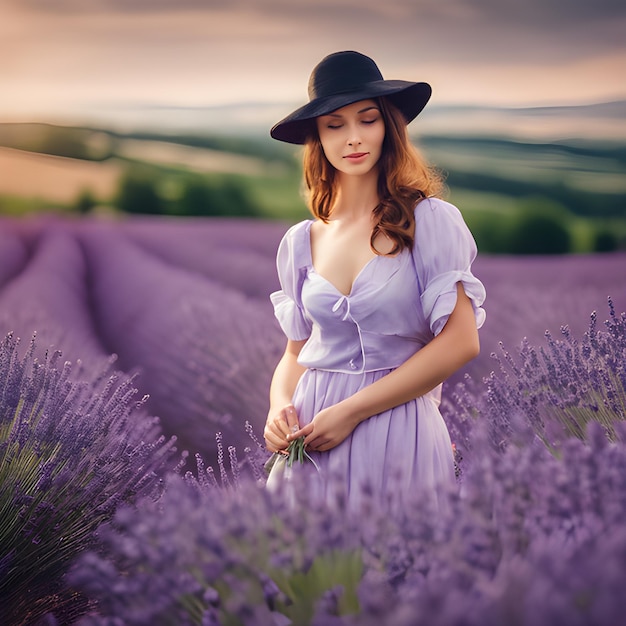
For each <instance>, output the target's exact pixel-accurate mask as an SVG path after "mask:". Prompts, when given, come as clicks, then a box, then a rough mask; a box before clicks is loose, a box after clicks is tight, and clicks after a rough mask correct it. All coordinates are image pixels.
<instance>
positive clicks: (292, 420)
mask: <svg viewBox="0 0 626 626" xmlns="http://www.w3.org/2000/svg"><path fill="white" fill-rule="evenodd" d="M283 414H284V416H285V420H286V421H287V426H288V427H289V432H288V433H285V434H287V435H288V434H289V433H292V432H294V430H298V428H299V427H300V426H299V424H298V414H297V413H296V409H295V408H294V406H293V404H288V405H287V406H286V407H285V408H284V409H283Z"/></svg>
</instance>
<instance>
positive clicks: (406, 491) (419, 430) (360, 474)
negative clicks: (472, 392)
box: [293, 369, 455, 505]
mask: <svg viewBox="0 0 626 626" xmlns="http://www.w3.org/2000/svg"><path fill="white" fill-rule="evenodd" d="M390 371H391V370H377V371H372V372H363V373H359V374H351V373H343V372H330V371H326V370H319V369H308V370H306V371H305V373H304V374H303V376H302V377H301V379H300V381H299V383H298V385H297V387H296V390H295V393H294V396H293V405H294V407H295V409H296V411H297V413H298V418H299V423H300V425H301V426H304V425H305V424H308V423H309V422H310V421H311V420H312V419H313V417H314V416H315V415H316V414H317V413H319V411H321V410H322V409H324V408H326V407H329V406H332V405H334V404H337V403H338V402H341V401H342V400H344V399H345V398H348V397H349V396H351V395H353V394H354V393H356V392H357V391H359V389H362V388H363V387H365V386H367V385H370V384H371V383H373V382H375V381H376V380H378V379H380V378H382V377H383V376H384V375H385V374H387V373H389V372H390ZM440 398H441V386H439V387H437V388H435V389H434V390H433V391H431V392H429V393H428V394H426V395H424V396H421V397H419V398H416V399H415V400H411V401H410V402H407V403H406V404H401V405H399V406H397V407H395V408H393V409H390V410H388V411H385V412H383V413H379V414H378V415H374V416H372V417H370V418H369V419H366V420H365V421H363V422H361V423H360V424H359V425H358V426H357V427H356V428H355V429H354V431H353V432H352V434H351V435H349V436H348V437H347V438H346V439H345V440H344V441H343V442H342V443H340V444H339V445H338V446H336V447H335V448H332V449H331V450H328V451H326V452H310V455H311V457H312V458H313V460H314V461H315V463H316V464H317V466H318V467H319V472H320V474H321V476H320V478H321V480H319V481H314V483H315V484H311V489H312V490H315V492H316V494H315V495H320V496H321V497H322V498H323V499H325V500H327V501H331V500H332V499H333V498H334V497H335V494H336V490H335V488H339V491H341V492H342V493H344V494H345V496H346V497H347V499H348V503H349V504H350V505H356V504H358V503H359V501H360V500H361V497H362V494H363V489H366V490H367V491H369V492H372V493H375V494H378V495H380V496H382V497H383V498H385V499H391V500H398V499H399V500H402V499H405V498H406V497H409V498H410V497H411V496H412V495H413V494H414V493H415V491H417V489H418V488H420V489H421V488H423V487H426V488H429V489H434V490H436V489H437V487H441V488H445V487H446V485H448V486H449V485H450V484H453V483H454V482H455V475H454V457H453V451H452V443H451V441H450V435H449V433H448V429H447V427H446V425H445V423H444V420H443V418H442V416H441V413H440V412H439V403H440ZM296 465H297V464H294V468H296ZM296 471H297V470H296ZM312 495H313V494H312Z"/></svg>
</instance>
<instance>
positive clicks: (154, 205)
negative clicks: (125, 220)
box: [115, 167, 165, 215]
mask: <svg viewBox="0 0 626 626" xmlns="http://www.w3.org/2000/svg"><path fill="white" fill-rule="evenodd" d="M115 204H116V206H117V207H118V208H119V209H121V210H122V211H125V212H126V213H147V214H157V215H158V214H162V213H164V212H165V210H164V209H165V202H164V200H163V199H162V198H161V196H160V195H159V193H158V192H157V188H156V184H155V180H154V176H153V175H152V174H151V172H150V170H149V169H147V168H141V167H131V168H130V169H128V170H127V171H126V173H125V174H124V175H123V176H122V179H121V181H120V185H119V190H118V193H117V196H116V200H115Z"/></svg>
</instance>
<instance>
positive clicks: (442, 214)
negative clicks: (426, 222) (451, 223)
mask: <svg viewBox="0 0 626 626" xmlns="http://www.w3.org/2000/svg"><path fill="white" fill-rule="evenodd" d="M428 216H432V217H435V218H443V219H446V218H448V219H450V218H452V219H458V218H459V217H461V219H462V216H461V212H460V211H459V209H458V208H457V207H456V206H455V205H454V204H452V203H451V202H447V201H446V200H442V199H441V198H436V197H429V198H423V199H422V200H420V201H419V202H418V203H417V204H416V205H415V222H416V223H417V222H418V221H420V220H422V219H424V218H426V219H427V218H428Z"/></svg>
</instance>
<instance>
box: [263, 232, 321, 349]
mask: <svg viewBox="0 0 626 626" xmlns="http://www.w3.org/2000/svg"><path fill="white" fill-rule="evenodd" d="M306 224H307V223H306V222H300V223H298V224H296V225H295V226H292V227H291V228H290V229H289V230H288V231H287V232H286V233H285V235H284V237H283V238H282V240H281V242H280V244H279V246H278V252H277V255H276V268H277V270H278V280H279V282H280V286H281V289H280V290H279V291H275V292H273V293H271V294H270V300H271V302H272V305H273V306H274V315H275V316H276V319H277V320H278V323H279V324H280V327H281V328H282V330H283V332H284V333H285V335H286V336H287V338H288V339H292V340H294V341H300V340H303V339H308V337H309V335H310V334H311V321H310V320H309V319H308V318H307V316H306V313H305V311H304V309H303V307H302V299H301V291H302V282H303V281H304V278H305V275H306V260H305V250H306V248H305V246H304V244H305V243H306V242H305V241H304V240H303V237H304V236H308V230H307V228H306Z"/></svg>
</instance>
